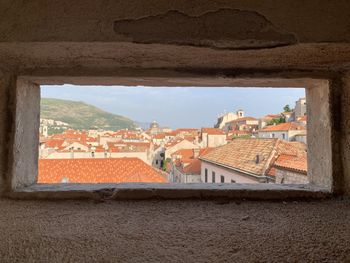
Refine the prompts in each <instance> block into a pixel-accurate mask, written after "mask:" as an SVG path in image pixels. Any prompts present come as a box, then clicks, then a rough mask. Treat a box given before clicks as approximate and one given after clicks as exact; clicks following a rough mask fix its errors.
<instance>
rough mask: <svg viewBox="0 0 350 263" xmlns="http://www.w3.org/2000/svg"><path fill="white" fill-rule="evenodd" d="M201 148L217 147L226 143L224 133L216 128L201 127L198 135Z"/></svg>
mask: <svg viewBox="0 0 350 263" xmlns="http://www.w3.org/2000/svg"><path fill="white" fill-rule="evenodd" d="M199 141H200V145H201V147H202V148H208V147H210V148H212V147H218V146H221V145H224V144H226V142H227V141H226V134H225V133H224V132H223V131H222V130H221V129H218V128H202V129H201V131H200V135H199Z"/></svg>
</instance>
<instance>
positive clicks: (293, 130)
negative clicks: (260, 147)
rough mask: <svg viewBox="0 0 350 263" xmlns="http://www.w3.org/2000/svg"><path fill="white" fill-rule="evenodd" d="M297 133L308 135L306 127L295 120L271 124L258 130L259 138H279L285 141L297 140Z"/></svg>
mask: <svg viewBox="0 0 350 263" xmlns="http://www.w3.org/2000/svg"><path fill="white" fill-rule="evenodd" d="M297 135H306V128H305V127H304V126H302V125H299V124H297V123H295V122H286V123H281V124H277V125H269V126H266V127H265V128H263V129H261V130H259V131H258V138H277V139H281V140H285V141H296V139H297V138H296V136H297Z"/></svg>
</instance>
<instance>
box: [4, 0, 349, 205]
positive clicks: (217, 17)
mask: <svg viewBox="0 0 350 263" xmlns="http://www.w3.org/2000/svg"><path fill="white" fill-rule="evenodd" d="M265 2H266V3H265V4H262V3H261V2H260V1H253V0H252V1H234V2H233V1H229V0H223V1H220V3H218V2H214V1H204V2H203V1H188V2H183V1H167V2H165V1H164V2H161V3H160V2H159V1H141V2H140V1H127V2H122V1H97V0H95V1H93V0H88V1H80V0H78V1H68V0H63V1H50V2H47V1H44V0H33V1H25V2H23V1H12V0H3V1H1V3H0V99H1V104H0V108H1V110H0V122H1V126H0V129H1V130H0V142H1V143H0V193H1V195H6V196H12V197H25V196H26V194H25V193H24V192H23V191H24V190H23V189H24V188H26V187H31V186H32V185H33V184H35V182H36V170H37V164H36V161H37V159H36V158H37V147H36V143H37V141H38V138H37V136H38V135H37V130H38V125H39V123H38V121H39V99H40V97H39V85H40V84H62V83H74V84H86V85H87V84H100V85H112V84H120V85H150V86H152V85H154V86H161V85H162V86H217V87H220V86H233V87H234V86H241V87H246V86H261V87H266V86H268V87H281V86H285V87H286V86H288V87H305V88H306V90H307V98H308V103H309V105H310V107H309V108H308V115H309V116H310V118H311V120H310V124H309V125H310V126H309V127H308V128H309V130H310V133H309V134H308V142H309V154H308V155H309V156H310V158H309V165H310V167H311V171H310V176H311V186H310V188H309V189H306V190H307V191H306V190H305V189H292V188H291V189H280V188H278V187H277V188H274V187H272V188H271V189H270V188H266V189H263V188H262V189H239V188H237V189H223V191H222V192H221V193H220V195H221V196H229V197H238V196H239V195H240V194H242V193H246V195H247V196H246V197H253V198H257V197H258V196H260V197H262V198H264V197H265V198H267V199H268V198H277V197H278V198H283V197H297V196H300V195H302V196H310V197H311V196H313V195H318V194H319V193H320V192H322V191H323V192H326V193H331V194H335V195H339V194H340V195H343V194H345V195H350V71H349V70H350V30H349V28H350V6H349V3H348V1H346V0H339V1H336V3H335V2H331V1H325V0H324V1H319V0H318V1H317V0H310V1H307V2H306V3H300V4H299V3H296V2H295V0H287V1H283V2H281V1H277V0H270V1H265ZM286 14H288V15H286ZM106 187H107V188H108V186H106ZM130 187H131V186H126V187H124V188H123V187H121V189H119V190H118V191H119V192H118V191H117V193H116V194H115V195H116V196H117V197H118V195H119V197H120V198H128V197H131V196H139V197H140V198H146V197H152V196H153V195H152V193H153V194H154V193H155V196H161V197H169V198H176V197H179V198H181V197H188V198H190V197H200V196H203V195H204V196H208V197H210V196H216V195H217V191H213V189H202V188H200V186H198V189H195V188H183V189H180V190H181V191H179V189H173V188H171V187H170V188H165V189H164V188H161V187H158V186H152V187H153V188H152V187H151V188H152V189H153V190H152V191H151V193H150V192H149V191H147V189H149V188H147V187H146V188H145V186H135V187H134V189H131V188H130ZM33 189H34V190H37V191H39V192H40V191H41V197H45V196H46V197H47V195H46V194H48V195H50V193H48V192H50V191H51V190H52V189H51V190H50V191H48V192H47V191H46V192H45V191H43V190H42V189H40V188H35V187H33V188H32V190H33ZM34 190H33V191H34ZM65 190H66V193H67V192H68V193H70V194H71V195H68V196H69V197H79V196H82V195H84V194H86V195H93V193H91V192H84V191H80V190H81V189H80V190H79V189H78V190H79V191H75V192H74V193H73V192H71V191H70V190H72V189H65ZM73 190H74V189H73ZM75 190H77V189H75ZM83 190H84V189H83ZM214 190H215V189H214ZM245 190H249V191H248V194H247V191H245ZM257 190H258V193H257V192H256V191H257ZM130 191H134V192H132V193H131V192H130ZM240 191H241V192H240ZM259 191H260V192H259ZM26 193H28V191H27V192H26ZM54 193H55V197H59V193H57V192H54ZM276 193H279V194H276ZM51 196H52V195H51Z"/></svg>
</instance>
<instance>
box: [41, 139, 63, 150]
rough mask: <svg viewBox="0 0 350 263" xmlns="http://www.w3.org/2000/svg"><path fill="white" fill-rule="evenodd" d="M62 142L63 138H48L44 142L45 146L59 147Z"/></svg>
mask: <svg viewBox="0 0 350 263" xmlns="http://www.w3.org/2000/svg"><path fill="white" fill-rule="evenodd" d="M63 143H64V140H62V139H48V140H47V141H46V142H45V147H46V148H60V147H61V146H62V144H63Z"/></svg>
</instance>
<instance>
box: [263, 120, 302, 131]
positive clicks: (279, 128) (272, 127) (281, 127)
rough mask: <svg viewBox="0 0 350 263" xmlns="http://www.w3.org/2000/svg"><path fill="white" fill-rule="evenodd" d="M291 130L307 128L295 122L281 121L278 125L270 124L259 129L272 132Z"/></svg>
mask: <svg viewBox="0 0 350 263" xmlns="http://www.w3.org/2000/svg"><path fill="white" fill-rule="evenodd" d="M290 130H306V128H305V127H304V126H302V125H299V124H297V123H295V122H286V123H281V124H277V125H269V126H266V127H265V128H263V129H261V130H259V131H261V132H270V131H290Z"/></svg>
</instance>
